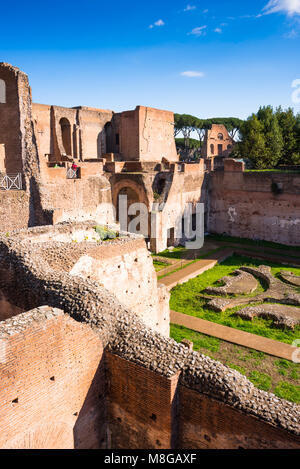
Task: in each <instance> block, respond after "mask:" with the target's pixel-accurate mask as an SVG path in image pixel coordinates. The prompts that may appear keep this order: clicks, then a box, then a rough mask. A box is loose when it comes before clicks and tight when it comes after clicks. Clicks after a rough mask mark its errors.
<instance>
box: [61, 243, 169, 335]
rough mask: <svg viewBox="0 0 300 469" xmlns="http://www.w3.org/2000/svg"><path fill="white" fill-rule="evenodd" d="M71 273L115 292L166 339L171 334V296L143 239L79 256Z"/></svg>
mask: <svg viewBox="0 0 300 469" xmlns="http://www.w3.org/2000/svg"><path fill="white" fill-rule="evenodd" d="M73 252H74V254H73V257H75V258H76V262H75V264H74V266H73V267H72V269H71V270H70V273H71V274H72V275H79V276H82V277H84V278H86V277H89V278H91V279H93V280H95V281H96V282H99V283H101V284H102V285H104V287H105V288H106V289H107V290H108V291H110V292H111V293H113V294H114V295H115V296H116V298H117V299H118V300H119V301H120V303H121V304H122V305H124V306H125V307H126V308H129V309H130V310H131V311H133V312H134V313H135V314H137V315H138V316H139V317H140V318H141V319H142V320H143V321H144V322H145V324H146V325H147V326H149V327H151V328H153V329H155V330H157V331H158V332H160V333H161V334H164V335H165V336H167V337H168V336H169V331H170V309H169V300H170V295H169V293H168V291H167V289H166V288H165V286H164V285H160V286H158V284H157V276H156V272H155V270H154V267H153V260H152V258H151V256H150V254H149V252H148V251H147V249H146V245H145V241H144V240H143V239H140V240H138V239H136V240H133V241H132V242H126V243H124V244H119V243H116V244H115V245H114V244H110V245H109V250H108V249H107V247H106V246H97V247H96V249H95V248H94V249H91V250H89V249H87V252H86V253H85V254H84V255H81V256H80V255H79V256H78V254H77V253H76V247H73Z"/></svg>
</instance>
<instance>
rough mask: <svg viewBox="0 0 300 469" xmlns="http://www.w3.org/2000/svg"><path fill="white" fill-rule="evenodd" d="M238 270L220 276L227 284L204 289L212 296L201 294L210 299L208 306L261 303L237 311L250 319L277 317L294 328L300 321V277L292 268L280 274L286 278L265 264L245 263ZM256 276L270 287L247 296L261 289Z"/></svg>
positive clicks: (216, 308) (219, 308) (282, 324)
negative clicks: (252, 265) (299, 289)
mask: <svg viewBox="0 0 300 469" xmlns="http://www.w3.org/2000/svg"><path fill="white" fill-rule="evenodd" d="M234 274H235V276H226V277H223V278H222V279H221V280H220V282H222V283H224V284H225V285H224V286H221V287H209V288H206V289H205V291H204V293H207V294H208V295H210V296H208V297H207V296H204V295H202V296H200V298H204V299H206V300H207V306H208V307H209V308H210V309H213V310H214V311H219V312H222V311H226V310H227V309H230V308H235V307H237V306H241V305H245V304H252V303H257V305H253V306H249V307H247V308H243V309H240V310H238V311H237V312H236V313H235V314H236V315H237V316H240V317H241V318H243V319H249V320H252V319H253V317H255V316H256V317H262V318H266V319H274V320H275V324H276V325H277V326H278V327H283V328H284V327H287V328H289V329H294V328H295V326H296V325H298V324H300V308H299V306H300V293H299V292H298V291H297V288H295V286H297V282H299V280H300V277H298V276H296V275H294V274H292V273H291V272H284V271H282V272H281V274H280V275H281V277H282V278H283V279H284V280H285V281H286V282H282V281H281V280H280V279H277V278H275V277H274V276H273V275H272V273H271V267H269V266H265V265H262V266H260V267H259V268H254V267H241V268H240V269H239V270H236V271H235V272H234ZM256 279H261V280H262V281H263V282H265V284H266V285H267V288H266V291H264V292H263V293H258V294H257V295H253V296H246V295H249V294H250V293H254V292H255V290H256V289H257V287H258V282H257V280H256ZM220 297H221V298H220ZM224 297H225V298H224ZM260 303H263V304H260ZM265 303H278V304H277V305H274V304H265ZM287 305H288V307H287ZM292 306H295V307H294V308H293V307H292Z"/></svg>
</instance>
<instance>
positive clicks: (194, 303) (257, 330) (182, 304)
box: [170, 255, 300, 344]
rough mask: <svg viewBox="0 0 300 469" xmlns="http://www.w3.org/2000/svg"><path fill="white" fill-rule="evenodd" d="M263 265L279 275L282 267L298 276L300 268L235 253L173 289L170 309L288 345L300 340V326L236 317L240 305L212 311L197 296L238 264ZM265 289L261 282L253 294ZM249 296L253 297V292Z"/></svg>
mask: <svg viewBox="0 0 300 469" xmlns="http://www.w3.org/2000/svg"><path fill="white" fill-rule="evenodd" d="M262 264H264V265H269V266H271V268H272V272H273V274H274V275H278V273H279V272H280V271H281V270H288V271H292V272H294V273H295V274H296V275H300V268H292V267H289V266H286V265H285V266H282V265H280V264H276V263H272V262H267V261H262V260H257V259H252V258H247V257H242V256H237V255H234V256H232V257H230V258H228V259H227V260H225V261H224V262H222V263H221V264H218V265H216V266H215V267H214V268H212V269H210V270H208V271H206V272H204V273H203V274H202V275H199V276H198V277H196V278H194V279H192V280H189V281H188V282H187V283H184V284H182V285H177V286H176V287H175V288H173V290H172V291H171V300H170V308H171V309H172V310H174V311H178V312H179V313H184V314H188V315H190V316H196V317H198V318H201V319H205V320H207V321H212V322H215V323H218V324H223V325H224V326H229V327H233V328H236V329H240V330H243V331H246V332H250V333H252V334H257V335H261V336H263V337H268V338H270V339H274V340H278V341H280V342H285V343H288V344H291V343H292V342H293V341H294V340H296V339H300V326H296V328H295V330H294V331H292V330H288V329H286V330H284V329H278V328H276V327H275V326H274V325H273V320H271V319H269V320H267V319H262V318H254V319H253V321H247V320H244V319H241V318H239V317H237V316H235V315H234V313H235V311H236V310H237V309H240V308H242V306H239V307H237V308H233V309H228V310H227V311H224V312H222V313H220V312H215V311H212V310H209V309H208V308H206V301H205V300H204V299H201V298H200V297H199V296H201V292H202V291H203V290H204V289H205V288H207V287H208V286H213V285H216V282H217V280H219V279H220V278H222V277H224V276H225V275H229V274H231V273H232V272H233V271H234V270H236V269H238V268H239V267H241V266H252V267H258V266H259V265H262ZM265 289H266V285H264V284H263V283H260V284H259V287H258V289H257V292H256V293H260V292H262V291H264V290H265ZM250 296H253V294H252V295H249V297H250Z"/></svg>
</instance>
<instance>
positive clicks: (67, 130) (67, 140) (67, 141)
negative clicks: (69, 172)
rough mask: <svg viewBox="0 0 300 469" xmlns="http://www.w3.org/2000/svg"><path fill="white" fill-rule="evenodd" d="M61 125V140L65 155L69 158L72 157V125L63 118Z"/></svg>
mask: <svg viewBox="0 0 300 469" xmlns="http://www.w3.org/2000/svg"><path fill="white" fill-rule="evenodd" d="M59 125H60V129H61V138H62V144H63V147H64V150H65V153H66V155H68V156H72V135H71V124H70V122H69V121H68V119H66V118H65V117H63V118H62V119H60V121H59Z"/></svg>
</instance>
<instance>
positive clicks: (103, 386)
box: [0, 63, 300, 449]
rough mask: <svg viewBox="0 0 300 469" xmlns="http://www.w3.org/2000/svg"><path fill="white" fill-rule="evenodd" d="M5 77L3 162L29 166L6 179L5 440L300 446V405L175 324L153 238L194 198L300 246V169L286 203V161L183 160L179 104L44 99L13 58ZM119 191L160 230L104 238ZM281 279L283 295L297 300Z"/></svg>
mask: <svg viewBox="0 0 300 469" xmlns="http://www.w3.org/2000/svg"><path fill="white" fill-rule="evenodd" d="M0 83H1V86H2V92H1V98H0V171H1V174H2V175H3V174H4V175H7V176H9V177H11V178H13V175H15V174H18V175H19V177H20V178H21V181H22V190H9V191H8V190H1V191H0V225H1V234H0V315H1V317H0V319H1V322H0V375H1V379H0V382H1V389H0V409H1V413H0V430H1V431H0V447H1V448H120V449H121V448H131V449H136V448H157V449H159V448H188V449H196V448H292V447H299V433H300V428H299V406H297V405H295V404H292V403H289V402H286V401H283V400H280V399H277V398H276V397H275V396H274V395H272V394H269V393H266V392H264V391H260V390H258V389H256V388H255V387H254V386H253V385H252V384H251V383H250V382H249V381H248V380H247V379H246V378H245V377H244V376H242V375H241V374H239V373H238V372H237V371H235V370H232V369H230V368H228V367H226V366H223V365H221V364H220V363H218V362H215V361H213V360H211V359H210V358H208V357H206V356H203V355H201V354H198V353H195V352H193V351H192V350H191V347H190V346H189V347H186V346H184V345H180V344H177V343H175V341H173V340H171V339H170V338H168V330H169V306H168V300H169V297H168V293H167V291H166V290H165V288H164V287H163V286H161V285H159V284H158V283H157V279H156V275H155V271H154V268H153V264H152V260H151V258H150V257H149V252H148V250H147V245H148V246H150V247H151V250H152V251H153V252H160V251H162V250H163V249H165V248H166V247H167V246H168V245H172V246H173V245H174V244H176V243H177V244H178V243H179V242H180V241H182V240H178V239H175V236H174V227H175V226H176V224H177V223H178V221H180V220H181V219H182V216H183V213H184V209H185V206H186V203H187V202H191V203H192V204H193V205H194V206H195V204H196V203H198V202H202V203H203V204H204V207H205V227H206V230H207V231H214V232H219V233H220V232H221V233H223V232H226V233H228V234H231V235H234V236H239V235H242V236H243V235H244V234H245V233H247V234H248V235H249V236H254V235H257V233H258V232H259V235H260V236H261V238H262V239H266V238H267V239H269V238H268V236H272V239H271V240H272V241H277V242H285V243H287V244H291V245H295V244H297V242H298V239H299V226H300V225H299V224H298V223H297V219H295V216H294V212H293V211H295V210H296V208H295V207H297V206H298V204H299V200H300V198H299V197H298V196H299V193H300V192H299V190H300V185H299V184H300V183H299V178H297V176H289V175H286V176H284V177H283V179H284V181H283V192H282V194H281V195H280V196H278V197H280V204H278V198H277V199H276V197H275V195H274V194H273V193H272V192H271V190H270V187H271V183H272V181H273V178H274V177H275V178H276V177H277V178H278V177H279V176H272V175H271V176H269V175H267V176H266V175H264V179H263V180H262V179H260V177H259V176H257V175H255V178H253V177H252V175H249V174H247V173H244V167H243V164H242V163H241V162H235V161H234V160H230V159H226V158H225V159H224V162H223V167H224V168H223V169H224V171H214V164H213V159H211V161H208V158H207V159H205V160H204V159H202V160H200V162H199V163H197V164H186V163H182V162H180V161H179V160H178V155H177V154H176V149H175V142H174V137H173V125H174V116H173V114H172V113H170V112H167V111H160V110H156V109H152V108H146V107H143V106H138V107H137V108H136V109H135V110H133V111H126V112H123V113H114V112H113V111H106V110H101V109H94V108H88V107H83V106H78V107H74V108H63V107H60V106H53V105H41V104H34V103H32V100H31V90H30V87H29V82H28V77H27V75H26V74H25V73H23V72H21V71H20V70H19V69H17V68H16V67H13V66H11V65H9V64H3V63H2V64H0ZM212 137H213V136H212ZM225 156H226V155H225ZM74 162H75V163H76V165H77V167H78V168H77V169H76V171H74V170H73V169H72V164H73V163H74ZM280 177H281V176H280ZM12 180H13V179H12ZM280 182H281V183H282V181H280ZM228 188H230V190H229V189H228ZM2 189H4V188H3V187H2ZM18 189H20V188H18ZM249 193H251V198H252V199H251V200H250V206H249ZM120 194H122V195H127V196H128V199H129V201H130V203H134V202H143V203H144V204H145V205H146V207H147V210H148V214H149V223H150V219H151V220H152V221H153V220H154V222H155V223H154V225H155V229H156V232H155V233H154V234H153V236H151V235H150V236H149V237H146V242H147V245H146V243H145V239H144V236H142V237H139V236H135V235H132V234H128V233H127V234H126V233H123V234H124V236H123V235H122V236H117V237H116V239H111V240H108V241H103V242H102V241H100V240H99V239H97V237H96V235H95V226H99V225H101V226H111V227H112V228H113V229H114V227H115V223H117V222H118V210H119V207H118V196H119V195H120ZM237 194H238V197H237ZM261 197H263V198H264V203H263V204H262V203H261ZM255 198H256V199H255ZM156 201H158V202H159V203H160V204H161V206H160V207H159V209H157V208H156V209H154V208H153V207H154V203H155V202H156ZM291 201H292V203H291ZM299 206H300V205H299ZM262 207H263V208H262ZM279 207H281V208H280V209H279ZM264 209H266V210H268V211H269V212H268V213H271V214H272V217H273V221H272V220H271V221H270V219H269V218H268V217H266V214H265V213H264ZM245 213H246V214H247V216H244V215H243V214H245ZM250 213H251V216H249V214H250ZM291 214H292V217H293V221H294V223H290V219H291ZM274 219H275V221H276V222H277V223H274ZM243 220H246V221H245V222H243ZM271 222H272V226H273V228H274V229H273V230H272V233H271V232H270V230H269V226H270V223H271ZM249 223H250V224H249ZM251 223H252V225H251ZM28 227H29V228H28ZM115 229H117V228H115ZM259 230H260V231H259ZM247 274H252V272H249V271H247V272H245V271H244V272H243V273H239V275H238V277H239V276H243V277H244V278H246V277H248V278H249V276H248V275H247ZM261 274H262V275H265V274H267V272H265V271H264V272H261ZM269 281H270V290H271V293H272V295H271V296H272V298H275V299H276V298H277V299H278V300H280V302H282V299H283V297H284V299H285V300H287V299H288V301H289V303H288V304H291V305H292V304H293V305H297V304H298V303H297V302H298V296H297V294H295V292H294V290H292V287H288V286H287V284H286V286H285V289H286V290H285V291H287V289H288V295H287V296H285V292H284V291H283V290H282V291H280V292H279V293H278V297H276V296H274V295H275V290H276V288H275V286H274V288H273V290H272V285H273V283H272V282H273V279H271V278H269ZM276 282H277V280H276ZM278 282H279V280H278ZM282 283H283V282H281V284H282ZM274 285H275V284H274ZM277 285H279V284H277V283H276V287H277ZM235 287H236V288H237V289H238V288H239V287H238V285H237V284H236V285H235ZM252 288H254V282H253V284H252V285H251V286H250V285H249V289H250V290H251V289H252ZM289 288H290V289H289ZM269 293H270V292H269ZM276 295H277V293H276ZM216 301H224V302H225V303H226V302H227V301H229V300H228V299H227V298H222V299H220V298H218V299H217V300H216ZM230 301H234V299H230ZM225 307H228V305H226V304H225Z"/></svg>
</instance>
